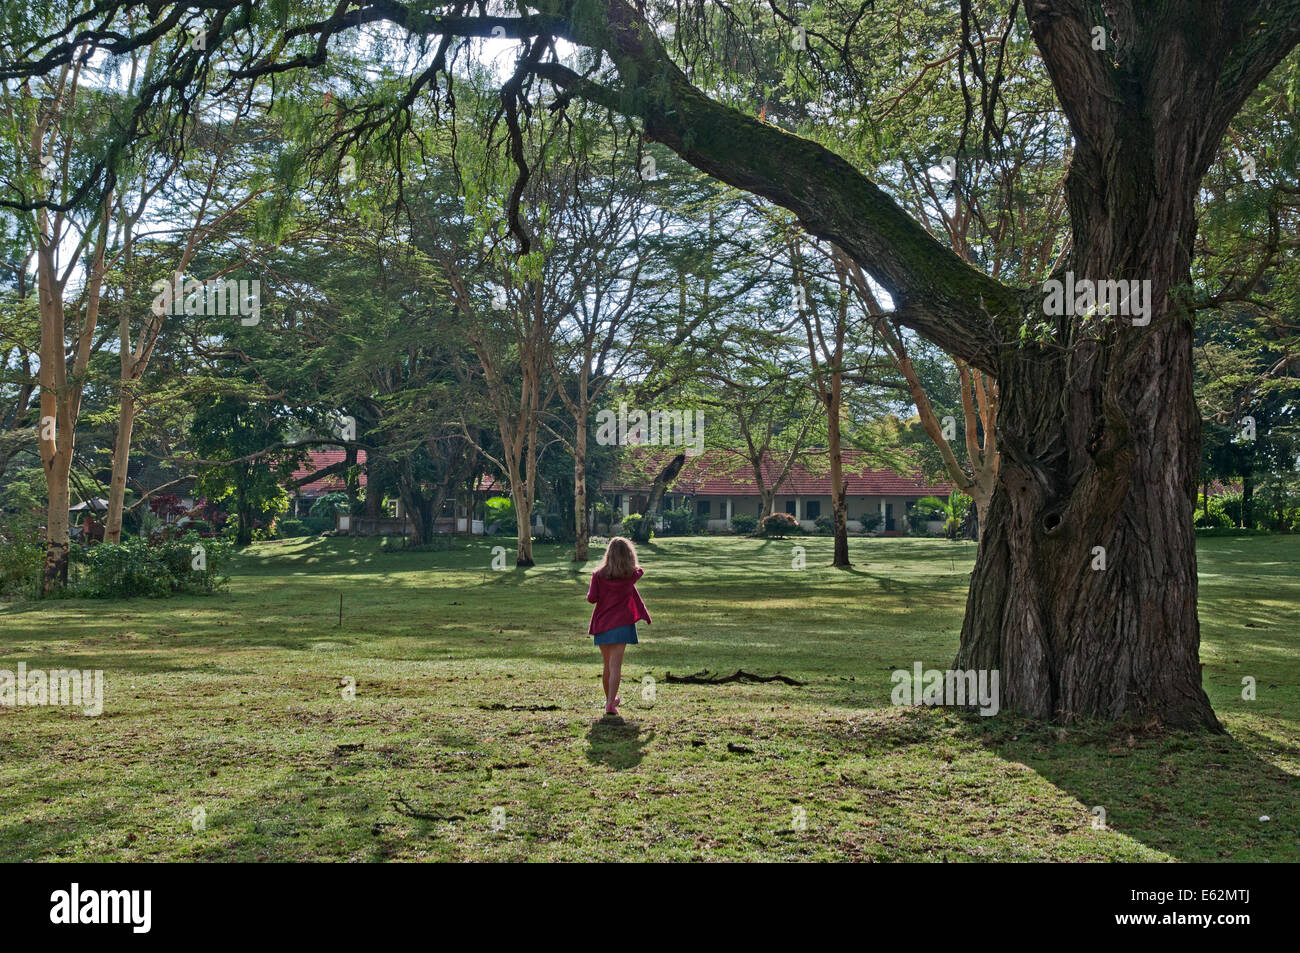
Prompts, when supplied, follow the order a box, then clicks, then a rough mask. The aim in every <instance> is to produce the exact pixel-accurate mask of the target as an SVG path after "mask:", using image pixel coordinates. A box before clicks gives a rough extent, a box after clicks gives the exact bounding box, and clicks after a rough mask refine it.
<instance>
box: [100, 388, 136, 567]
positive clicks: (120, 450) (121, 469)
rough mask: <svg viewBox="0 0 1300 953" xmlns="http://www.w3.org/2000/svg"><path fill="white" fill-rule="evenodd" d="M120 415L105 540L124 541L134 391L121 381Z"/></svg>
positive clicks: (133, 419) (133, 425) (133, 417)
mask: <svg viewBox="0 0 1300 953" xmlns="http://www.w3.org/2000/svg"><path fill="white" fill-rule="evenodd" d="M120 393H121V398H120V404H119V407H118V414H117V441H116V442H115V443H114V444H113V476H112V480H111V481H110V483H109V486H108V513H107V514H106V516H105V520H104V542H106V543H120V542H121V541H122V511H123V509H124V507H125V506H126V471H127V464H128V462H129V461H130V459H131V432H132V431H133V430H134V429H135V394H134V393H133V392H132V390H131V385H130V383H129V382H127V381H123V382H122V386H121V391H120Z"/></svg>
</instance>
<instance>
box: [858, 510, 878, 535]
mask: <svg viewBox="0 0 1300 953" xmlns="http://www.w3.org/2000/svg"><path fill="white" fill-rule="evenodd" d="M858 522H860V523H861V524H862V528H863V529H864V530H865V531H866V532H868V533H873V532H875V531H876V530H877V529H879V528H880V513H879V512H869V513H863V514H862V519H860V520H859V521H858Z"/></svg>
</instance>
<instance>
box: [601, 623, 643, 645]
mask: <svg viewBox="0 0 1300 953" xmlns="http://www.w3.org/2000/svg"><path fill="white" fill-rule="evenodd" d="M592 642H593V644H595V645H636V644H637V641H636V624H635V623H633V624H632V625H620V626H619V627H618V628H617V629H606V630H605V631H604V632H597V633H596V634H595V635H594V636H593V637H592Z"/></svg>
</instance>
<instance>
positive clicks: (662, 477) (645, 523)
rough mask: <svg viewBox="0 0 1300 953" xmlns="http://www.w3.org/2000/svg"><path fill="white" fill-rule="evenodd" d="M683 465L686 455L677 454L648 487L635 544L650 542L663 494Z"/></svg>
mask: <svg viewBox="0 0 1300 953" xmlns="http://www.w3.org/2000/svg"><path fill="white" fill-rule="evenodd" d="M685 465H686V454H684V453H679V454H677V455H676V456H675V457H673V458H672V459H671V460H669V461H668V465H667V466H665V467H664V468H663V469H662V470H661V471H660V472H659V475H658V476H656V477H655V479H654V483H653V484H652V485H651V487H650V498H649V499H648V500H646V505H645V513H644V515H643V517H642V519H641V525H640V527H638V529H637V531H636V533H635V541H636V542H638V543H646V542H649V541H650V532H651V530H653V529H654V521H655V519H656V518H657V517H658V515H659V508H660V507H661V506H662V505H663V501H664V494H665V493H666V492H667V491H668V488H669V487H670V486H672V485H673V481H674V480H676V479H677V474H679V473H681V472H682V467H683V466H685Z"/></svg>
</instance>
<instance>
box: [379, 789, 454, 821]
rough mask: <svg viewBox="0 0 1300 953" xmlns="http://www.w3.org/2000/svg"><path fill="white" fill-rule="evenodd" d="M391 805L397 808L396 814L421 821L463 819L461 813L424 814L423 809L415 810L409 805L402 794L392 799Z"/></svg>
mask: <svg viewBox="0 0 1300 953" xmlns="http://www.w3.org/2000/svg"><path fill="white" fill-rule="evenodd" d="M393 807H395V808H396V809H397V813H398V814H402V815H405V816H406V817H414V818H416V819H417V820H421V821H463V820H465V818H464V816H463V815H461V814H426V813H425V812H423V811H417V810H416V809H415V808H413V807H411V805H410V803H409V802H408V801H407V800H406V798H405V797H403V796H402V795H400V794H399V795H398V796H397V797H396V798H394V799H393Z"/></svg>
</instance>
